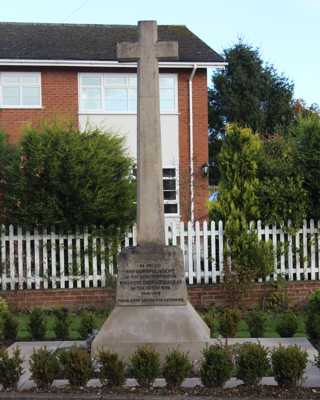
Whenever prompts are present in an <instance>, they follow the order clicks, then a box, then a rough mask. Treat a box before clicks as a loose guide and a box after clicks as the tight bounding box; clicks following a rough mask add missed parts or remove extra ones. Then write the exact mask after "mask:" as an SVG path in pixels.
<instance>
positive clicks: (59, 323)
mask: <svg viewBox="0 0 320 400" xmlns="http://www.w3.org/2000/svg"><path fill="white" fill-rule="evenodd" d="M54 315H55V323H54V333H55V335H56V338H57V339H61V340H66V339H68V338H69V318H68V317H69V313H68V310H67V309H66V308H61V309H59V310H55V311H54Z"/></svg>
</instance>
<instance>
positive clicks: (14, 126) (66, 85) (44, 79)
mask: <svg viewBox="0 0 320 400" xmlns="http://www.w3.org/2000/svg"><path fill="white" fill-rule="evenodd" d="M41 83H42V109H0V128H2V129H3V130H4V131H5V132H7V133H8V134H9V138H10V142H12V143H15V142H17V140H18V139H19V138H20V136H21V132H22V130H23V127H24V126H25V125H27V124H30V123H31V124H33V125H35V126H36V125H38V124H39V123H41V122H42V121H45V120H47V121H51V120H54V119H57V120H65V121H72V122H73V123H74V124H78V84H77V72H76V71H72V70H67V69H59V70H57V69H42V70H41Z"/></svg>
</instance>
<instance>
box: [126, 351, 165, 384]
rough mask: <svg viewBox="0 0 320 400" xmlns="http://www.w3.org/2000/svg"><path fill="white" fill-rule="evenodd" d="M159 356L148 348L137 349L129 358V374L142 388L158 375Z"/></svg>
mask: <svg viewBox="0 0 320 400" xmlns="http://www.w3.org/2000/svg"><path fill="white" fill-rule="evenodd" d="M160 372H161V370H160V354H159V353H158V352H156V351H155V350H154V349H153V348H152V347H150V346H147V345H146V346H142V347H139V348H138V349H137V350H136V351H135V353H133V355H132V356H131V358H130V373H131V375H132V376H133V377H134V378H135V379H136V380H137V382H138V384H139V385H140V386H142V387H144V388H149V387H150V386H151V385H152V384H153V382H154V380H155V379H156V378H157V377H158V376H159V375H160Z"/></svg>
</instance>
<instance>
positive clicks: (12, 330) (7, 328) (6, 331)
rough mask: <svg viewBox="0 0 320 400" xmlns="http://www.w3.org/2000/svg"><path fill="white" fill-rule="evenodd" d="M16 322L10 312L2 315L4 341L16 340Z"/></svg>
mask: <svg viewBox="0 0 320 400" xmlns="http://www.w3.org/2000/svg"><path fill="white" fill-rule="evenodd" d="M18 325H19V323H18V320H17V318H16V317H14V316H13V315H12V314H11V312H9V311H7V312H4V313H3V314H2V336H3V338H4V340H13V341H15V340H16V339H17V335H18Z"/></svg>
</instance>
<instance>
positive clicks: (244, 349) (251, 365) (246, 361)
mask: <svg viewBox="0 0 320 400" xmlns="http://www.w3.org/2000/svg"><path fill="white" fill-rule="evenodd" d="M269 369H270V363H269V360H268V350H267V349H266V348H265V347H263V346H261V344H258V343H244V344H242V345H240V346H239V350H238V352H237V355H236V376H237V378H238V379H241V380H242V381H243V383H244V384H245V385H257V384H258V383H259V382H260V380H261V378H263V377H264V376H266V375H267V373H268V372H269Z"/></svg>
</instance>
